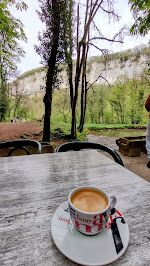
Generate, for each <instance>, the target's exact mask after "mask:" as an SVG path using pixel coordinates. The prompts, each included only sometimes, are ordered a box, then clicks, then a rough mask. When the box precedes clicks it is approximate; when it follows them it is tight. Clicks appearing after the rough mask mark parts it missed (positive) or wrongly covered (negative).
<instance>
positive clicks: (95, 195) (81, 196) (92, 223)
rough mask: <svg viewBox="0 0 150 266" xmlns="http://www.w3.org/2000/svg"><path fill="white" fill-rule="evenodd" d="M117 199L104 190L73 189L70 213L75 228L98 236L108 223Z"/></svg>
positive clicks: (69, 197)
mask: <svg viewBox="0 0 150 266" xmlns="http://www.w3.org/2000/svg"><path fill="white" fill-rule="evenodd" d="M116 201H117V199H116V197H115V196H114V195H113V196H109V195H108V194H107V193H106V192H105V191H104V190H102V189H100V188H97V187H92V186H82V187H77V188H75V189H73V190H72V191H71V192H70V193H69V196H68V204H69V212H70V217H71V220H72V222H73V223H74V225H75V227H76V228H77V229H78V230H79V231H80V232H81V233H83V234H85V235H96V234H98V233H99V232H101V230H102V229H103V228H105V225H106V223H107V221H108V218H109V216H110V213H111V209H112V208H113V207H114V206H115V204H116Z"/></svg>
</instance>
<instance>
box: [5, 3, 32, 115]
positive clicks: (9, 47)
mask: <svg viewBox="0 0 150 266" xmlns="http://www.w3.org/2000/svg"><path fill="white" fill-rule="evenodd" d="M11 5H14V6H15V7H16V8H17V9H20V10H22V9H26V8H27V6H26V4H25V3H24V2H23V1H19V0H18V1H15V0H2V1H1V3H0V120H3V119H4V118H5V115H6V112H7V108H8V101H7V98H8V96H7V85H6V84H7V81H8V79H9V78H10V76H12V75H14V74H15V71H16V69H17V66H16V64H17V63H18V62H19V59H20V56H23V54H24V51H23V50H22V48H20V47H19V45H18V41H19V40H26V37H25V34H24V31H23V24H22V23H21V21H20V20H18V19H16V18H14V17H13V16H12V15H11V13H10V11H9V6H11Z"/></svg>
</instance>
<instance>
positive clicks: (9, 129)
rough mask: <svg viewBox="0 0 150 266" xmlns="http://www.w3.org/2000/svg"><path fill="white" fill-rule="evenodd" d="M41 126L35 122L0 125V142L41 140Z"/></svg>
mask: <svg viewBox="0 0 150 266" xmlns="http://www.w3.org/2000/svg"><path fill="white" fill-rule="evenodd" d="M42 130H43V126H42V125H39V124H38V123H36V122H30V123H26V122H17V123H0V141H6V140H12V139H21V138H24V137H26V138H29V139H34V140H41V139H42Z"/></svg>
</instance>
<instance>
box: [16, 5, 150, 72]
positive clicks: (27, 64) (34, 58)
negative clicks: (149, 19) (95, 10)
mask: <svg viewBox="0 0 150 266" xmlns="http://www.w3.org/2000/svg"><path fill="white" fill-rule="evenodd" d="M82 1H83V0H82ZM84 1H85V0H84ZM24 2H25V3H26V4H27V5H28V10H27V11H22V12H21V11H17V10H16V9H14V8H11V12H12V14H13V16H14V17H16V18H18V19H20V20H21V21H22V23H23V25H24V32H25V34H26V37H27V39H28V41H27V43H25V42H20V46H22V47H23V49H24V51H25V53H26V54H25V56H24V57H23V58H21V61H20V63H19V64H18V74H19V75H21V74H23V73H24V72H26V71H29V70H32V69H34V68H37V67H40V66H42V64H40V61H41V58H40V56H39V55H38V54H37V53H36V51H35V49H34V45H35V44H36V45H37V44H38V43H39V42H38V32H39V31H40V32H41V31H42V30H43V29H44V28H45V26H44V25H43V24H42V22H41V21H40V19H39V17H38V14H37V13H36V10H40V8H39V3H38V0H32V1H31V0H24ZM115 2H116V5H115V7H116V8H115V10H117V13H118V14H119V15H120V16H121V17H122V18H121V20H120V22H119V24H118V25H114V24H113V25H109V28H108V24H107V23H104V18H102V19H100V20H99V23H100V27H102V29H103V30H104V31H108V30H109V31H110V32H113V31H114V32H115V31H116V29H117V28H119V27H120V26H123V25H124V24H127V25H129V26H130V25H132V23H133V21H134V20H133V18H132V15H131V12H130V7H129V5H128V0H116V1H115ZM98 19H99V18H98ZM149 40H150V34H148V35H146V36H145V37H141V36H139V37H137V36H135V37H133V36H132V37H131V36H126V37H125V39H124V44H113V45H112V44H110V43H109V44H108V45H107V46H108V47H107V48H108V49H109V51H110V52H121V51H123V50H127V49H132V48H134V47H136V46H138V45H141V44H144V45H147V44H148V43H149ZM89 55H90V56H93V55H100V54H98V51H97V50H93V49H92V50H91V52H90V54H89Z"/></svg>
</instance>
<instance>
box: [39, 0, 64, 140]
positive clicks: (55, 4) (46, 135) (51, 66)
mask: <svg viewBox="0 0 150 266" xmlns="http://www.w3.org/2000/svg"><path fill="white" fill-rule="evenodd" d="M52 9H53V36H52V39H53V45H52V49H51V54H50V58H49V60H48V71H47V79H46V94H45V96H44V99H43V101H44V104H45V115H44V126H43V141H45V142H50V117H51V109H52V93H53V84H54V78H55V68H56V59H57V53H58V45H59V33H60V10H59V1H57V0H52Z"/></svg>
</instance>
